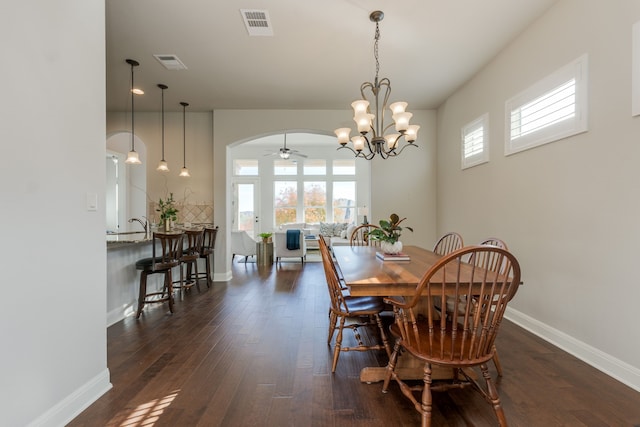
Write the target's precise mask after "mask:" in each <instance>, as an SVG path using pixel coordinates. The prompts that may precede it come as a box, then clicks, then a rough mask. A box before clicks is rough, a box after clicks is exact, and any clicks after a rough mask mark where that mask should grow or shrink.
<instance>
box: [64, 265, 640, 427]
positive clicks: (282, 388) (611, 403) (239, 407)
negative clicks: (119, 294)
mask: <svg viewBox="0 0 640 427" xmlns="http://www.w3.org/2000/svg"><path fill="white" fill-rule="evenodd" d="M233 275H234V278H233V280H232V281H230V282H228V283H218V282H216V283H214V285H213V287H212V288H211V289H207V287H206V286H204V284H203V286H201V287H202V289H203V291H202V292H201V293H199V292H198V291H197V290H196V289H192V290H191V291H190V293H189V294H188V295H186V296H185V297H184V298H183V299H178V300H177V301H176V305H175V313H174V314H173V315H171V314H169V312H168V308H167V306H166V304H165V305H154V306H147V307H145V310H144V313H143V315H142V316H141V318H140V319H139V320H136V319H135V318H134V317H129V318H126V319H125V320H123V321H121V322H119V323H117V324H115V325H113V326H111V327H110V328H109V329H108V334H107V340H108V367H109V369H110V373H111V382H112V384H113V388H112V389H111V390H110V391H109V392H108V393H106V394H105V395H104V396H102V397H101V398H100V399H99V400H98V401H97V402H95V403H94V404H93V405H91V406H90V407H89V408H87V409H86V410H85V411H84V412H83V413H82V414H80V415H79V416H78V417H77V418H76V419H75V420H74V421H73V422H71V423H70V424H69V426H73V427H80V426H125V427H133V426H152V425H155V426H218V425H221V426H296V427H297V426H381V427H382V426H415V425H420V417H419V414H418V413H417V412H416V411H415V410H414V409H413V407H412V406H410V405H409V402H408V400H407V399H406V398H405V397H404V396H402V394H401V392H400V390H399V388H398V387H397V385H395V384H394V383H392V385H391V388H390V391H389V393H388V394H382V393H381V389H382V384H381V383H376V384H363V383H360V381H359V378H358V375H359V371H360V369H361V368H362V367H365V366H371V365H381V366H384V365H385V364H386V355H385V354H384V352H379V353H372V352H366V353H360V352H348V353H343V354H342V355H341V356H340V361H339V363H338V369H337V371H336V373H335V374H333V375H332V374H331V356H332V353H331V351H330V349H329V347H328V346H327V344H326V339H327V321H328V317H327V310H328V304H329V297H328V293H327V287H326V282H325V279H324V272H323V269H322V264H321V263H306V264H305V265H304V266H301V264H300V263H299V262H295V263H293V262H292V263H283V264H282V267H280V266H278V267H277V268H276V267H275V266H273V267H258V266H256V264H251V263H248V264H246V265H245V264H244V263H235V264H234V266H233ZM516 298H517V295H516ZM500 334H501V335H500V337H499V340H498V348H499V349H500V358H501V361H502V365H503V369H504V376H503V377H502V378H500V379H498V380H497V385H498V390H499V393H500V396H501V399H502V402H503V406H504V409H505V413H506V416H507V419H508V421H509V423H510V425H511V426H527V427H531V426H544V427H548V426H592V427H596V426H598V427H599V426H640V393H638V392H636V391H634V390H632V389H630V388H629V387H626V386H624V385H623V384H621V383H619V382H617V381H615V380H613V379H611V378H610V377H608V376H606V375H604V374H602V373H600V372H599V371H597V370H596V369H594V368H592V367H590V366H588V365H586V364H585V363H583V362H581V361H579V360H577V359H576V358H574V357H572V356H570V355H568V354H567V353H565V352H563V351H561V350H559V349H558V348H556V347H554V346H552V345H550V344H547V343H546V342H544V341H542V340H540V339H539V338H537V337H535V336H533V335H532V334H530V333H528V332H526V331H524V330H522V329H521V328H519V327H517V326H515V325H514V324H512V323H510V322H508V321H505V322H504V325H503V328H502V329H501V332H500ZM347 338H351V337H350V336H349V334H347V333H345V339H347ZM490 370H491V372H492V373H493V374H494V377H495V368H494V367H493V365H492V364H491V365H490ZM433 425H434V426H493V425H497V421H496V419H495V417H494V414H493V411H492V409H491V407H490V406H489V405H488V404H487V403H486V402H485V401H484V400H483V399H482V398H481V397H480V395H479V394H478V393H476V392H475V391H473V390H472V389H470V388H467V389H464V390H453V391H449V392H446V393H444V392H443V393H436V394H434V414H433Z"/></svg>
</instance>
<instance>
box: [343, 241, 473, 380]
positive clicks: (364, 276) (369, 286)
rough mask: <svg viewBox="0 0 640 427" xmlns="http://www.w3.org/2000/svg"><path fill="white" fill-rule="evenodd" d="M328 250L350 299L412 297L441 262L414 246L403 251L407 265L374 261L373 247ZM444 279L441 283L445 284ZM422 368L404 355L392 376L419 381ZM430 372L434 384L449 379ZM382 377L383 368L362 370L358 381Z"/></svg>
mask: <svg viewBox="0 0 640 427" xmlns="http://www.w3.org/2000/svg"><path fill="white" fill-rule="evenodd" d="M332 250H333V254H334V257H335V260H336V264H337V266H338V268H339V269H340V271H341V273H342V277H343V279H344V282H345V285H346V286H347V288H348V290H349V293H350V294H351V295H353V296H385V297H389V296H412V295H413V294H414V293H415V291H416V286H417V285H418V283H419V282H420V279H421V278H422V277H423V276H424V274H425V273H426V272H427V271H428V270H429V269H430V268H431V267H432V266H433V265H435V264H436V263H437V262H438V260H439V259H440V258H442V255H439V254H436V253H435V252H433V251H430V250H428V249H423V248H420V247H418V246H405V247H404V248H403V253H405V254H407V255H408V256H409V258H410V260H409V261H383V260H381V259H379V258H378V257H376V252H377V251H379V250H380V248H377V247H375V246H334V247H333V248H332ZM466 271H468V273H469V277H471V271H472V268H471V265H469V268H468V270H467V269H466V266H465V265H463V266H462V267H461V270H460V273H461V274H462V275H463V276H464V275H465V272H466ZM447 279H448V278H445V282H448V280H447ZM454 281H455V277H452V278H451V282H452V283H454ZM445 289H446V288H445ZM452 291H453V290H452ZM445 293H447V291H446V290H445ZM423 366H424V364H422V363H418V361H417V359H415V358H413V357H410V355H408V354H406V357H405V355H403V357H401V358H399V359H398V366H397V368H396V373H398V375H399V376H400V377H401V378H404V379H411V378H416V379H418V378H422V375H423V371H422V368H423ZM433 369H434V370H433V379H434V380H436V379H447V378H451V374H452V372H451V370H449V369H438V367H436V366H434V367H433ZM385 374H386V367H384V366H374V367H366V368H364V369H362V371H361V372H360V381H362V382H367V383H372V382H377V381H382V380H383V379H384V377H385Z"/></svg>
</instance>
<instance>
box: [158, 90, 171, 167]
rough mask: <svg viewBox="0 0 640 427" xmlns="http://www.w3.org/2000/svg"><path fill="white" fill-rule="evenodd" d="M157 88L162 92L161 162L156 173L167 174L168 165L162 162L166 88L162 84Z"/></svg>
mask: <svg viewBox="0 0 640 427" xmlns="http://www.w3.org/2000/svg"><path fill="white" fill-rule="evenodd" d="M158 87H159V88H160V89H161V90H162V160H160V163H158V167H157V168H156V170H157V171H160V172H169V165H167V162H166V161H165V160H164V90H165V89H167V88H168V86H167V85H164V84H162V83H160V84H158Z"/></svg>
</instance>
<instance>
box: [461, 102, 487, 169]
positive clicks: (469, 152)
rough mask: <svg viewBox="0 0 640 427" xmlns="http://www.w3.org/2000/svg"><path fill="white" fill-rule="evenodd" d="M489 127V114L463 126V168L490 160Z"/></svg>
mask: <svg viewBox="0 0 640 427" xmlns="http://www.w3.org/2000/svg"><path fill="white" fill-rule="evenodd" d="M488 128H489V115H488V114H484V115H483V116H481V117H479V118H477V119H475V120H474V121H472V122H471V123H469V124H467V125H466V126H464V127H463V128H462V169H466V168H470V167H471V166H476V165H479V164H482V163H486V162H488V161H489V148H488V147H489V145H488V134H489V133H488Z"/></svg>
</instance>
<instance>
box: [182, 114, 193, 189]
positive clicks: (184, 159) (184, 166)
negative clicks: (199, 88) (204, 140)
mask: <svg viewBox="0 0 640 427" xmlns="http://www.w3.org/2000/svg"><path fill="white" fill-rule="evenodd" d="M180 105H182V156H183V157H182V169H180V176H182V177H185V178H189V177H190V176H191V174H190V173H189V169H187V106H189V104H187V103H186V102H181V103H180Z"/></svg>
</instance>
